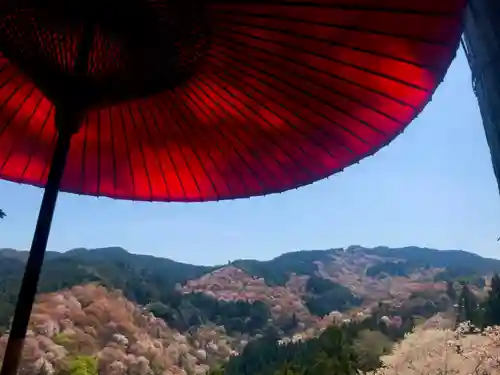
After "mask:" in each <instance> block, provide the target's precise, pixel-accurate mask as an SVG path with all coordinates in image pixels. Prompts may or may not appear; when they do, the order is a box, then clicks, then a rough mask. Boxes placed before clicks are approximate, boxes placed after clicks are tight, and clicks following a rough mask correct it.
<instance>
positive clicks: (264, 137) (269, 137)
mask: <svg viewBox="0 0 500 375" xmlns="http://www.w3.org/2000/svg"><path fill="white" fill-rule="evenodd" d="M250 99H252V98H251V97H250ZM253 100H254V101H255V99H253ZM261 105H262V106H263V107H264V108H266V109H267V110H268V111H269V112H271V113H273V114H274V115H276V113H274V112H273V111H272V110H270V109H269V108H268V107H267V106H265V104H262V103H261ZM247 108H248V109H249V110H250V111H251V112H253V114H254V115H255V116H257V117H260V118H261V119H262V121H264V122H266V123H267V124H268V125H269V126H271V127H272V128H274V129H276V127H275V126H274V125H273V124H272V123H271V122H269V121H267V120H266V119H265V118H264V117H262V116H261V115H260V114H258V113H257V112H255V111H254V110H252V109H251V108H250V107H248V106H247ZM276 117H278V118H279V117H280V116H278V115H276ZM289 126H290V124H289ZM256 128H257V130H258V131H259V132H260V133H262V134H263V139H268V140H269V141H271V142H272V143H273V144H274V145H275V146H276V147H277V148H278V149H279V150H280V151H281V152H282V153H283V154H284V155H285V156H286V157H287V158H288V159H290V160H291V161H292V163H294V164H295V165H297V166H299V168H302V169H304V171H305V172H306V173H307V174H310V170H309V169H307V168H306V167H304V165H302V163H299V162H297V160H295V158H293V157H292V156H291V155H290V154H289V153H288V152H287V151H286V150H285V149H283V148H282V146H281V144H280V143H279V142H277V141H276V140H275V139H274V137H271V136H268V135H267V134H266V133H265V132H264V130H263V129H262V128H261V127H260V126H257V127H256ZM244 129H245V130H248V128H247V127H246V126H245V127H244ZM278 130H279V129H278ZM246 134H249V135H250V133H247V132H246ZM279 135H281V133H279ZM250 136H251V135H250ZM285 141H286V139H285ZM298 147H299V149H300V150H301V151H302V152H303V153H304V155H306V156H308V155H307V153H305V152H304V150H303V149H302V147H301V146H300V145H298ZM276 163H277V164H278V165H280V166H281V168H282V169H283V170H285V171H287V169H288V168H287V167H286V166H285V165H283V164H282V163H281V162H280V161H279V160H278V159H277V158H276ZM287 172H288V171H287Z"/></svg>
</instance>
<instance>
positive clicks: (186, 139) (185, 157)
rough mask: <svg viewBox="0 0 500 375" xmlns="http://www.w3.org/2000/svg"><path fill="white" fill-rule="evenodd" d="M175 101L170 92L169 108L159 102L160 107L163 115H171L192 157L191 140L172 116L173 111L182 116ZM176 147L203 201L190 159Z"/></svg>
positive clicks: (175, 95)
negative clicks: (168, 113)
mask: <svg viewBox="0 0 500 375" xmlns="http://www.w3.org/2000/svg"><path fill="white" fill-rule="evenodd" d="M177 100H179V96H178V95H177V94H176V93H175V92H170V103H171V104H172V105H171V106H170V107H169V108H167V107H166V106H165V104H164V103H163V102H160V107H161V108H163V111H164V113H167V112H170V113H172V117H171V119H172V120H173V122H174V123H175V125H176V126H177V129H179V132H180V133H181V134H182V138H184V140H185V142H186V144H187V145H188V147H189V148H190V149H191V151H192V152H193V155H194V147H193V146H192V145H191V140H190V139H189V137H188V136H187V135H186V132H185V131H184V127H183V125H182V123H181V122H180V121H179V120H178V117H179V116H175V115H173V114H174V112H173V111H174V110H175V111H176V112H175V113H176V114H177V115H180V116H182V115H181V112H182V110H181V109H180V106H179V104H178V103H177ZM177 147H178V148H179V151H180V154H181V155H182V159H183V160H184V164H185V165H186V169H187V170H188V172H189V174H190V175H191V178H192V179H193V182H194V185H195V187H196V190H197V191H198V194H199V195H200V197H201V200H204V197H203V193H202V191H201V189H200V184H199V182H198V178H197V177H196V175H197V174H196V173H194V172H193V170H192V165H191V163H190V159H189V158H188V157H187V156H186V153H185V151H184V147H180V146H179V145H178V146H177ZM195 157H196V155H195Z"/></svg>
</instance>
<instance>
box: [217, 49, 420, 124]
mask: <svg viewBox="0 0 500 375" xmlns="http://www.w3.org/2000/svg"><path fill="white" fill-rule="evenodd" d="M221 46H223V44H221ZM224 48H225V49H227V48H228V47H224ZM234 48H235V49H236V48H238V47H237V46H236V47H234ZM268 54H269V55H271V53H268ZM224 56H228V57H229V58H231V59H233V60H235V58H233V57H232V55H229V54H224ZM271 56H273V57H278V58H280V59H283V60H285V61H286V62H288V63H290V64H292V65H296V66H299V67H300V66H301V65H302V66H303V67H305V68H308V69H310V70H313V71H314V72H316V73H320V74H325V75H329V76H331V77H332V78H333V79H337V78H336V76H334V75H331V74H329V73H327V72H325V71H322V70H319V69H315V68H313V67H311V66H308V65H303V64H301V63H299V62H298V61H296V60H291V59H286V58H284V57H282V56H280V55H278V54H274V55H271ZM253 59H254V60H255V61H257V62H260V63H265V64H266V65H268V66H273V67H276V68H277V69H280V70H282V69H283V66H282V65H279V64H278V63H275V62H271V61H266V60H265V59H262V58H257V57H253ZM238 61H241V60H238ZM242 64H243V65H245V64H244V63H242ZM246 66H248V67H251V68H252V66H251V65H248V64H246ZM253 69H255V70H258V71H261V72H262V69H258V68H255V67H253ZM265 74H266V75H269V74H268V73H265ZM293 75H294V76H298V77H301V78H303V79H305V80H307V82H309V83H311V84H314V85H315V86H319V87H321V88H323V89H325V90H327V91H329V92H331V93H333V94H335V95H337V96H341V97H343V98H345V99H347V100H349V101H351V102H354V103H356V104H358V105H360V106H362V107H364V108H366V109H369V110H372V111H374V112H377V113H379V114H380V115H382V116H384V117H386V118H388V119H390V120H393V121H395V122H398V123H399V124H401V125H403V124H404V122H402V121H401V120H398V119H396V118H394V117H392V116H390V115H389V114H387V113H385V112H382V111H381V110H379V109H377V108H374V107H372V106H370V105H367V104H365V103H364V102H362V101H361V100H358V99H355V98H353V97H351V96H349V95H348V94H344V93H343V92H341V91H337V90H334V89H333V88H332V87H331V86H326V85H324V84H321V83H320V80H315V81H314V82H312V81H311V79H310V78H308V77H307V76H304V75H303V74H300V73H298V72H297V71H295V70H294V71H293ZM271 78H274V76H271ZM277 80H278V81H279V82H282V83H283V84H285V83H286V81H284V80H282V79H277ZM346 83H348V84H351V85H353V86H357V87H360V88H362V89H364V90H366V91H369V92H371V93H373V94H377V95H380V96H383V97H384V98H386V99H389V100H391V99H393V98H392V97H390V96H389V95H387V94H384V93H381V92H379V91H378V90H374V89H368V88H367V87H364V86H360V85H356V84H354V83H352V82H349V81H346ZM286 84H287V85H290V84H288V83H286ZM294 88H295V89H297V88H296V87H294ZM299 91H304V90H302V89H300V90H299ZM308 93H309V95H310V96H312V97H313V98H315V99H317V100H320V101H322V102H323V103H324V104H326V105H328V106H329V107H331V108H332V109H335V110H337V111H339V112H341V113H343V114H344V115H346V116H347V117H350V118H351V119H353V120H355V121H358V122H362V123H363V120H361V119H360V118H358V117H357V116H355V115H353V114H352V113H349V112H348V111H346V110H344V109H342V108H340V107H338V106H336V105H334V104H332V103H329V102H325V101H324V100H322V99H320V98H319V97H318V96H316V95H315V94H313V93H311V92H310V91H308ZM394 101H395V102H396V103H398V104H401V105H404V106H405V107H408V108H410V109H412V110H413V111H417V108H416V107H415V106H413V105H410V104H407V103H402V102H401V101H399V100H394ZM364 125H365V126H368V127H369V128H371V129H373V130H375V131H378V132H382V131H381V130H380V129H378V128H377V127H374V126H373V125H371V124H369V123H367V122H364ZM382 133H383V132H382Z"/></svg>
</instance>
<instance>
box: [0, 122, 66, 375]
mask: <svg viewBox="0 0 500 375" xmlns="http://www.w3.org/2000/svg"><path fill="white" fill-rule="evenodd" d="M70 118H71V117H70ZM59 119H61V118H60V117H58V116H57V112H56V122H57V121H58V120H59ZM68 120H69V119H68ZM57 128H59V129H70V127H67V126H66V127H65V126H57ZM72 135H73V132H71V131H62V132H59V134H58V137H57V141H56V147H55V151H54V155H53V157H52V163H51V166H50V171H49V176H48V179H47V184H46V187H45V191H44V193H43V198H42V204H41V207H40V212H39V214H38V220H37V223H36V228H35V234H34V236H33V242H32V243H31V249H30V252H29V257H28V261H27V263H26V268H25V270H24V276H23V280H22V284H21V289H20V290H19V295H18V297H17V304H16V309H15V312H14V319H13V321H12V326H11V329H10V334H9V340H8V342H7V347H6V349H5V355H4V359H3V364H2V370H1V371H0V375H15V374H16V372H17V367H18V365H19V361H20V359H21V352H22V349H23V344H24V339H25V337H26V332H27V329H28V323H29V320H30V316H31V310H32V307H33V302H34V300H35V294H36V292H37V285H38V280H39V278H40V272H41V270H42V264H43V259H44V256H45V251H46V249H47V241H48V239H49V232H50V226H51V224H52V218H53V216H54V209H55V206H56V201H57V195H58V193H59V185H60V182H61V179H62V176H63V173H64V167H65V165H66V158H67V155H68V151H69V148H70V143H71V138H72Z"/></svg>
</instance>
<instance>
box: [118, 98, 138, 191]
mask: <svg viewBox="0 0 500 375" xmlns="http://www.w3.org/2000/svg"><path fill="white" fill-rule="evenodd" d="M117 110H118V113H119V114H120V121H121V123H122V130H123V138H124V141H125V142H124V144H125V153H126V155H127V163H128V169H129V172H130V182H131V183H132V194H133V195H134V198H135V197H136V196H137V192H136V188H135V176H134V172H133V170H132V160H131V159H130V157H131V155H130V149H129V144H128V137H127V128H126V126H125V119H124V118H123V111H122V108H121V107H118V108H117Z"/></svg>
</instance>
